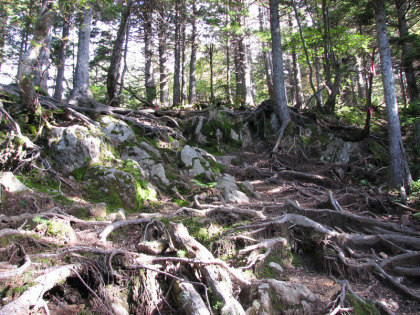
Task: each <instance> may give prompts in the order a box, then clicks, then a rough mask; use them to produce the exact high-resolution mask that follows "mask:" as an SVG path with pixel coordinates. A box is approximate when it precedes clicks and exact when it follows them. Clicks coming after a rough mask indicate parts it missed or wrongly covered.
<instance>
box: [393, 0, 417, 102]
mask: <svg viewBox="0 0 420 315" xmlns="http://www.w3.org/2000/svg"><path fill="white" fill-rule="evenodd" d="M395 5H396V7H397V14H398V30H399V33H400V40H401V63H402V67H403V69H404V73H405V78H406V80H407V92H408V97H409V99H410V102H411V103H414V102H415V101H417V100H419V89H418V86H417V82H416V74H415V72H414V67H413V61H412V59H411V58H410V51H411V48H410V45H409V43H408V38H409V33H408V23H407V17H406V15H407V10H408V2H407V1H406V0H395Z"/></svg>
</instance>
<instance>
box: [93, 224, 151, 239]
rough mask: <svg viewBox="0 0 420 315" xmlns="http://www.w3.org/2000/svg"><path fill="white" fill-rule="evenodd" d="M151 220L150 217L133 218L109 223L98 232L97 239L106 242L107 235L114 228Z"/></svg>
mask: <svg viewBox="0 0 420 315" xmlns="http://www.w3.org/2000/svg"><path fill="white" fill-rule="evenodd" d="M151 221H152V219H144V218H141V219H135V220H121V221H117V222H114V223H111V224H109V225H108V226H107V227H106V228H105V229H104V230H103V231H102V232H101V233H100V234H99V240H100V241H101V242H106V239H107V237H108V235H109V234H110V233H111V232H112V231H114V230H116V229H119V228H121V227H123V226H127V225H136V224H142V223H149V222H151Z"/></svg>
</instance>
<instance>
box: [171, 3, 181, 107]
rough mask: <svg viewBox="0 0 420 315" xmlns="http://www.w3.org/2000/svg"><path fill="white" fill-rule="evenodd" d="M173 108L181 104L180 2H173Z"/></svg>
mask: <svg viewBox="0 0 420 315" xmlns="http://www.w3.org/2000/svg"><path fill="white" fill-rule="evenodd" d="M174 41H175V43H174V45H175V47H174V58H175V60H174V87H173V89H174V90H173V103H172V106H173V107H178V106H179V105H180V104H181V0H176V2H175V39H174Z"/></svg>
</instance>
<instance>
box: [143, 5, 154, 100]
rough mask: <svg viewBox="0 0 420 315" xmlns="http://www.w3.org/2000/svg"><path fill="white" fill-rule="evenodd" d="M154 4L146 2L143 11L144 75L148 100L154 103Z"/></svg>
mask: <svg viewBox="0 0 420 315" xmlns="http://www.w3.org/2000/svg"><path fill="white" fill-rule="evenodd" d="M152 11H153V8H152V4H151V3H150V1H149V2H145V10H144V12H143V17H144V58H145V66H144V76H145V88H146V100H147V101H148V102H149V103H152V104H154V103H155V102H156V84H155V79H154V77H153V60H152V58H153V50H152V47H153V41H152V35H153V24H152V23H153V16H152V14H153V13H152Z"/></svg>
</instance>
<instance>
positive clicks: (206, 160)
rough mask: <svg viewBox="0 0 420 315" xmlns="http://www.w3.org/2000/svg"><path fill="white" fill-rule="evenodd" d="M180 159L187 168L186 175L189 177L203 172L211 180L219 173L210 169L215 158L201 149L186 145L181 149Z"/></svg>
mask: <svg viewBox="0 0 420 315" xmlns="http://www.w3.org/2000/svg"><path fill="white" fill-rule="evenodd" d="M181 161H182V163H184V165H185V167H186V168H187V170H186V173H187V174H186V175H188V176H190V177H195V176H197V175H201V174H205V175H206V177H207V178H209V179H211V180H213V179H215V178H217V177H219V174H218V173H215V172H214V171H212V169H211V163H215V162H216V159H215V158H214V156H213V155H211V154H210V153H208V152H207V151H205V150H203V149H200V148H197V147H190V146H189V145H186V146H185V147H184V148H183V149H182V151H181Z"/></svg>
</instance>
